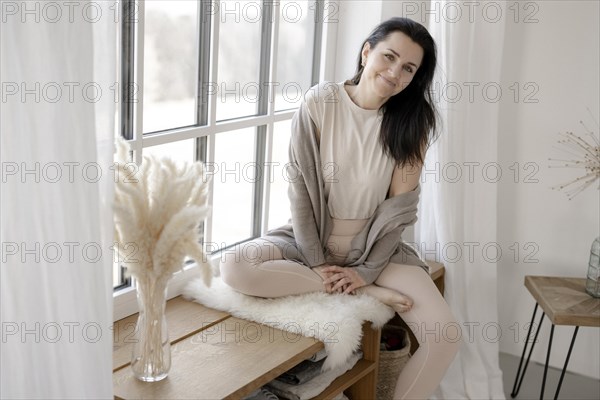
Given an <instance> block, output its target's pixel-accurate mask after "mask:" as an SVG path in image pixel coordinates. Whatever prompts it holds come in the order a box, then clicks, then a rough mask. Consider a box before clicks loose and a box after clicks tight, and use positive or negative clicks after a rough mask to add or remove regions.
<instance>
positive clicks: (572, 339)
mask: <svg viewBox="0 0 600 400" xmlns="http://www.w3.org/2000/svg"><path fill="white" fill-rule="evenodd" d="M578 330H579V326H576V327H575V331H574V332H573V337H572V338H571V345H570V346H569V351H568V352H567V358H566V359H565V365H564V366H563V370H562V372H561V373H560V379H559V380H558V386H557V387H556V393H554V400H556V399H558V393H559V392H560V386H561V385H562V381H563V378H564V377H565V371H566V370H567V365H569V359H570V358H571V351H572V350H573V345H574V344H575V338H576V337H577V331H578Z"/></svg>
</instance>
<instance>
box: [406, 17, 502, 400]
mask: <svg viewBox="0 0 600 400" xmlns="http://www.w3.org/2000/svg"><path fill="white" fill-rule="evenodd" d="M428 29H429V31H430V33H431V34H432V36H433V37H434V39H435V40H436V43H437V45H438V64H439V65H438V74H437V77H436V79H435V87H434V92H435V98H436V101H437V104H438V106H439V111H440V114H441V115H440V116H441V121H442V129H441V131H440V132H441V135H440V138H439V139H438V140H437V141H436V142H435V144H434V145H433V146H432V147H431V149H430V150H429V151H428V154H427V158H426V163H425V166H424V168H423V173H422V176H421V182H422V188H423V195H422V199H421V204H420V205H419V213H418V222H417V224H416V226H415V240H416V242H417V245H418V247H419V248H420V250H421V252H422V253H423V255H424V256H425V257H426V258H428V259H435V260H436V261H439V262H442V263H443V264H444V265H445V266H446V277H445V298H446V300H447V301H448V303H449V305H450V307H451V308H452V310H453V312H454V314H455V316H456V318H457V320H458V321H457V322H458V324H459V325H460V328H461V337H462V343H461V348H460V351H459V353H458V354H457V356H456V358H455V360H454V362H453V363H452V364H451V366H450V368H449V370H448V372H447V374H446V376H445V377H444V379H443V381H442V383H441V385H440V387H439V388H438V390H437V392H436V393H435V397H434V398H440V399H460V398H464V399H504V398H505V395H504V391H503V385H502V372H501V370H500V368H499V358H498V357H499V356H498V351H499V345H498V344H499V340H500V335H501V331H500V327H499V324H498V309H497V306H498V303H497V283H496V282H497V279H496V261H497V257H496V256H495V254H494V251H496V250H497V248H498V246H497V243H498V241H497V238H496V236H497V229H496V227H497V185H496V183H494V180H495V176H494V174H495V173H496V171H497V167H496V162H497V160H498V156H497V141H498V114H499V104H500V101H498V100H499V99H496V98H495V97H494V96H495V94H494V91H493V90H494V89H495V88H497V87H498V86H499V85H500V72H501V65H502V61H501V60H502V49H503V47H504V30H505V22H504V19H502V20H501V21H498V22H496V23H489V22H488V21H484V20H477V19H476V20H474V21H469V20H468V18H462V19H460V20H458V21H445V20H444V19H443V18H442V19H441V20H439V21H438V22H434V21H431V22H430V24H429V27H428ZM486 85H487V86H486ZM488 90H489V92H488ZM505 172H506V171H505ZM441 329H442V330H441V333H442V334H444V329H443V327H442V328H441Z"/></svg>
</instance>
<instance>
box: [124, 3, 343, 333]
mask: <svg viewBox="0 0 600 400" xmlns="http://www.w3.org/2000/svg"><path fill="white" fill-rule="evenodd" d="M317 1H319V2H322V4H323V8H322V9H324V10H339V7H340V2H339V0H333V1H328V0H317ZM136 3H137V11H138V13H139V15H144V2H143V1H136ZM269 3H270V4H273V7H274V9H273V12H274V15H276V18H274V24H273V26H272V31H271V47H270V52H271V55H272V57H271V58H270V60H271V61H270V62H271V65H270V67H269V79H268V81H269V82H276V71H277V65H276V62H277V43H278V32H279V2H277V1H275V2H269ZM337 27H338V23H336V22H332V23H322V24H321V25H320V27H319V29H321V36H320V37H321V39H320V48H321V50H320V54H319V55H318V56H319V57H320V63H319V69H318V70H315V69H314V67H313V76H318V79H317V80H318V81H319V82H321V81H323V80H325V79H331V77H333V73H334V68H335V54H336V53H335V48H336V44H337ZM135 29H136V33H135V35H136V38H137V43H138V45H137V46H136V47H135V60H136V61H135V63H134V64H135V69H136V76H137V79H138V80H139V81H143V73H144V71H143V62H139V60H143V59H144V54H143V32H144V19H143V18H138V21H137V24H136V25H135ZM315 34H318V32H315ZM210 36H211V37H212V38H213V40H212V43H211V44H210V60H211V65H210V69H209V81H210V82H216V81H217V71H218V68H217V66H218V48H219V47H218V43H219V15H218V13H213V14H212V16H211V24H210ZM200 50H202V49H200ZM119 62H120V61H119ZM119 70H120V68H119ZM121 76H122V75H121ZM121 76H120V79H121ZM121 82H122V80H121ZM274 90H275V88H274V86H273V85H270V87H269V97H268V98H271V99H273V98H274ZM136 97H137V103H135V105H134V107H135V108H136V119H135V120H134V121H133V137H132V138H130V139H129V140H128V142H129V145H130V147H131V149H132V150H133V151H134V154H135V161H136V162H137V163H138V164H139V163H140V162H141V159H142V149H143V148H144V147H150V146H156V145H161V144H167V143H170V142H174V141H180V140H185V139H199V138H202V137H206V138H207V160H205V161H206V162H212V161H214V160H213V159H212V158H213V157H214V150H215V149H214V143H215V135H216V134H217V133H220V132H227V131H233V130H237V129H243V128H254V127H257V126H260V125H266V127H267V129H266V143H265V144H266V146H265V162H270V161H271V159H272V144H273V128H274V124H275V123H276V122H280V121H286V120H291V119H292V117H293V115H294V114H295V112H296V109H291V110H285V111H280V112H275V104H274V102H273V101H271V102H269V104H268V111H267V113H266V114H265V115H259V116H250V117H245V118H237V119H235V120H231V121H222V122H217V121H216V101H217V97H216V95H212V96H209V102H208V121H206V122H207V123H206V125H203V126H194V127H185V128H179V129H172V130H169V131H168V132H167V133H156V134H151V135H145V136H144V135H143V132H142V118H143V87H142V85H139V86H138V92H137V96H136ZM119 120H121V110H119ZM270 172H271V171H270V169H269V168H265V174H269V173H270ZM270 180H271V176H269V175H266V176H264V177H263V182H264V183H265V184H264V186H263V188H262V190H263V197H262V198H263V201H262V205H261V207H262V220H261V223H260V232H261V234H264V233H265V232H266V231H267V226H268V216H269V213H268V210H269V198H270ZM212 193H213V187H212V182H211V183H210V187H209V199H208V201H209V205H210V206H212V201H213V198H212ZM211 233H212V217H211V216H209V217H208V218H207V220H206V222H205V236H204V242H210V241H211ZM218 258H220V254H219V253H215V254H212V255H210V256H208V259H209V262H210V263H211V264H212V265H213V266H215V267H216V266H218ZM213 269H215V268H214V267H213ZM197 276H199V271H198V266H197V265H196V263H191V264H188V265H186V266H185V267H184V268H183V269H182V270H181V271H179V272H177V273H176V274H175V275H174V276H173V278H172V279H171V280H170V281H169V285H168V289H167V293H168V294H167V298H168V299H171V298H173V297H176V296H179V295H181V293H182V291H183V288H184V286H185V285H186V284H187V283H188V282H189V281H190V280H191V279H193V278H194V277H197ZM113 302H114V314H113V319H114V321H117V320H119V319H122V318H125V317H127V316H129V315H132V314H135V313H136V312H138V305H137V294H136V290H135V284H134V283H132V284H131V285H130V286H126V287H123V288H120V289H118V290H115V291H114V295H113Z"/></svg>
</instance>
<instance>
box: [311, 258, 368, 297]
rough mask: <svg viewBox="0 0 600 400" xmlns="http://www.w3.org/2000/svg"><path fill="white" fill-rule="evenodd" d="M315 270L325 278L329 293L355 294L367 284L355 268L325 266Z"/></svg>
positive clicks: (326, 288)
mask: <svg viewBox="0 0 600 400" xmlns="http://www.w3.org/2000/svg"><path fill="white" fill-rule="evenodd" d="M313 270H314V271H315V272H316V273H317V274H319V275H320V276H321V278H323V285H325V291H326V292H327V293H345V294H354V291H355V290H356V289H358V288H360V287H362V286H365V285H366V284H367V283H366V282H365V280H364V279H363V278H362V277H361V276H360V275H359V274H358V272H357V271H356V270H355V269H354V268H350V267H346V268H344V267H340V266H338V265H329V264H323V265H319V266H318V267H314V268H313Z"/></svg>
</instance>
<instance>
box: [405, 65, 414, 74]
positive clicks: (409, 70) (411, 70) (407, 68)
mask: <svg viewBox="0 0 600 400" xmlns="http://www.w3.org/2000/svg"><path fill="white" fill-rule="evenodd" d="M404 69H405V70H407V71H408V72H410V73H412V72H413V69H412V68H411V67H408V66H407V67H404Z"/></svg>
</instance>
